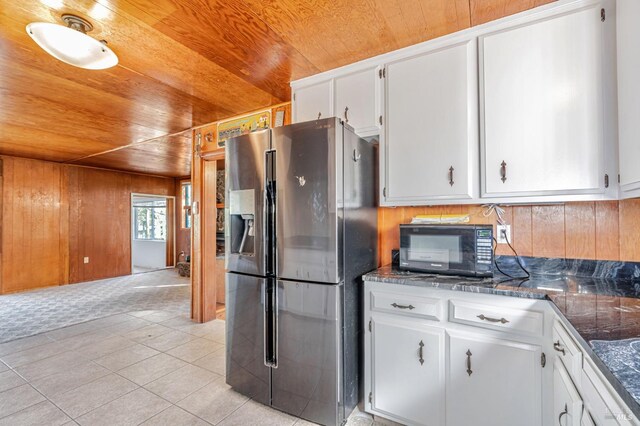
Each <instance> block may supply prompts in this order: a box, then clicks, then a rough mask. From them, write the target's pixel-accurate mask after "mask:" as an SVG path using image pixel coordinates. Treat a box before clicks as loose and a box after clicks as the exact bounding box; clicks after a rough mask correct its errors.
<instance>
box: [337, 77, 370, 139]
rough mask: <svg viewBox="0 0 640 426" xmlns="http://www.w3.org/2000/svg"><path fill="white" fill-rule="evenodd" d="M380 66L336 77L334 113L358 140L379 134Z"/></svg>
mask: <svg viewBox="0 0 640 426" xmlns="http://www.w3.org/2000/svg"><path fill="white" fill-rule="evenodd" d="M381 70H382V68H380V67H373V68H368V69H365V70H363V71H358V72H354V73H351V74H346V75H343V76H339V77H336V78H335V80H334V82H333V85H334V90H335V93H334V98H335V113H336V116H338V117H340V118H341V119H343V120H345V121H346V122H347V123H348V124H349V125H350V126H351V127H353V129H354V130H355V132H356V133H357V134H358V135H359V136H361V137H367V136H374V135H379V134H380V121H379V120H380V89H379V88H380V83H379V81H380V77H381V76H382V74H381V72H382V71H381Z"/></svg>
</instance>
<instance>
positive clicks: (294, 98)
mask: <svg viewBox="0 0 640 426" xmlns="http://www.w3.org/2000/svg"><path fill="white" fill-rule="evenodd" d="M293 100H294V101H295V100H296V94H295V93H294V94H293Z"/></svg>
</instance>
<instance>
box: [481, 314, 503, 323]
mask: <svg viewBox="0 0 640 426" xmlns="http://www.w3.org/2000/svg"><path fill="white" fill-rule="evenodd" d="M478 318H480V319H481V320H482V321H489V322H499V323H501V324H506V323H508V322H509V320H508V319H504V318H500V319H498V318H491V317H485V316H484V314H480V315H478Z"/></svg>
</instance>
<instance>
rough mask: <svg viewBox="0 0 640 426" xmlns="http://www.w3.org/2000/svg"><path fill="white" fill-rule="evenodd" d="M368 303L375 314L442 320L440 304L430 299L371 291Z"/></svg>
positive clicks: (434, 299)
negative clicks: (385, 313)
mask: <svg viewBox="0 0 640 426" xmlns="http://www.w3.org/2000/svg"><path fill="white" fill-rule="evenodd" d="M370 303H371V310H372V311H375V312H387V313H393V314H401V315H409V316H417V317H422V318H426V319H430V320H434V321H440V320H441V319H442V302H441V300H440V299H436V298H432V297H421V296H411V295H407V294H396V293H388V292H386V291H372V292H371V302H370Z"/></svg>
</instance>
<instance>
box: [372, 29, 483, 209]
mask: <svg viewBox="0 0 640 426" xmlns="http://www.w3.org/2000/svg"><path fill="white" fill-rule="evenodd" d="M385 70H386V78H385V93H384V96H385V105H386V112H385V114H384V119H385V120H386V122H385V125H384V126H385V129H386V130H385V137H384V139H383V140H382V143H383V146H382V151H383V152H382V156H381V159H382V164H381V167H382V170H383V171H384V173H383V174H382V176H383V178H384V182H383V185H381V187H384V188H386V189H385V190H384V191H383V198H384V200H385V201H386V203H385V204H386V205H402V204H412V203H413V204H415V203H416V202H420V203H424V202H428V201H430V200H431V201H433V200H438V199H442V200H450V199H466V198H470V197H472V196H473V195H474V194H475V193H476V192H477V191H475V189H474V188H475V186H476V185H475V183H476V182H477V179H475V177H476V173H477V167H476V164H477V155H478V128H477V125H478V117H477V65H476V42H475V40H469V41H465V42H463V43H459V44H455V45H452V46H447V47H444V48H442V49H439V50H435V51H431V52H427V53H425V54H423V55H420V56H415V57H412V58H409V59H403V60H399V61H397V62H392V63H389V64H387V65H386V68H385Z"/></svg>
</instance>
